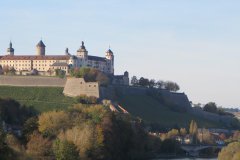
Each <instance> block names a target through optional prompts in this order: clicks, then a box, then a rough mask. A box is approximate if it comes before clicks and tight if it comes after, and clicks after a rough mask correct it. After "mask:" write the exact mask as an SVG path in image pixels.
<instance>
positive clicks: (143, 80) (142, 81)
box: [138, 77, 149, 87]
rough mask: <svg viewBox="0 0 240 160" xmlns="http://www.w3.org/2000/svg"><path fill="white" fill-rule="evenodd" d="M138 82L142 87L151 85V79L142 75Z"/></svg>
mask: <svg viewBox="0 0 240 160" xmlns="http://www.w3.org/2000/svg"><path fill="white" fill-rule="evenodd" d="M138 84H139V85H140V86H142V87H147V86H149V80H148V79H147V78H143V77H141V78H140V79H139V82H138Z"/></svg>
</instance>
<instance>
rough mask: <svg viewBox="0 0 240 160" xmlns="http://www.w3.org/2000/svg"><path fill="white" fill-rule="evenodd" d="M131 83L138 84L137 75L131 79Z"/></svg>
mask: <svg viewBox="0 0 240 160" xmlns="http://www.w3.org/2000/svg"><path fill="white" fill-rule="evenodd" d="M131 84H132V85H133V86H138V79H137V77H136V76H133V77H132V79H131Z"/></svg>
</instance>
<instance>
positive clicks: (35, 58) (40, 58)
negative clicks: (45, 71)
mask: <svg viewBox="0 0 240 160" xmlns="http://www.w3.org/2000/svg"><path fill="white" fill-rule="evenodd" d="M69 58H70V56H67V55H52V56H11V55H6V56H2V57H1V56H0V59H1V60H69Z"/></svg>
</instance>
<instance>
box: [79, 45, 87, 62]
mask: <svg viewBox="0 0 240 160" xmlns="http://www.w3.org/2000/svg"><path fill="white" fill-rule="evenodd" d="M77 56H78V57H80V58H83V59H87V57H88V51H87V50H86V47H85V45H84V42H83V41H82V45H81V47H80V48H79V49H78V50H77Z"/></svg>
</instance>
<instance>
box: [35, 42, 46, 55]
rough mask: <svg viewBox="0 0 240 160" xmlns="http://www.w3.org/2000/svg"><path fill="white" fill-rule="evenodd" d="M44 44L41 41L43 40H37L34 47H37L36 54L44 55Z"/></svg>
mask: <svg viewBox="0 0 240 160" xmlns="http://www.w3.org/2000/svg"><path fill="white" fill-rule="evenodd" d="M45 48H46V46H45V44H44V43H43V41H42V40H41V41H40V42H38V44H37V46H36V49H37V55H38V56H45Z"/></svg>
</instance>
